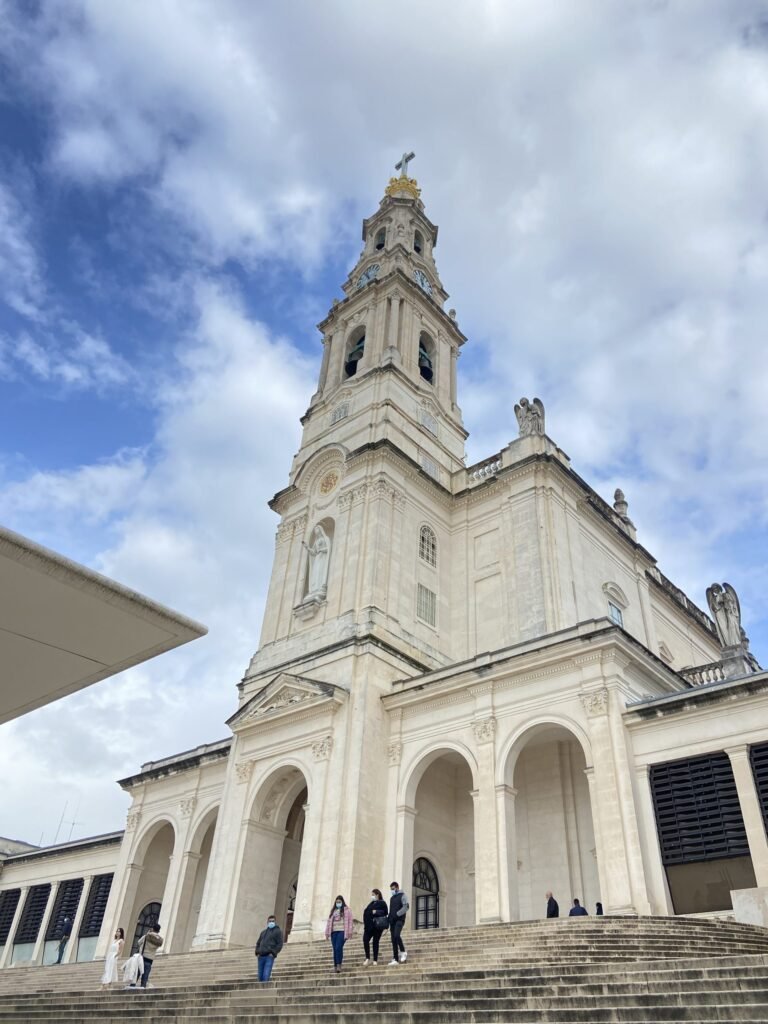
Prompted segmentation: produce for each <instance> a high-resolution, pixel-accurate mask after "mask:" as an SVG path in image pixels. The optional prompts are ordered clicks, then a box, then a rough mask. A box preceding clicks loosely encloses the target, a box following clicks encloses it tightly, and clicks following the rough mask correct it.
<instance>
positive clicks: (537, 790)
mask: <svg viewBox="0 0 768 1024" xmlns="http://www.w3.org/2000/svg"><path fill="white" fill-rule="evenodd" d="M586 768H587V762H586V758H585V755H584V748H583V747H582V744H581V742H580V741H579V739H577V737H576V735H575V734H574V733H573V732H572V731H570V730H569V729H567V728H565V727H564V726H562V725H557V724H553V723H543V724H540V725H536V726H534V727H532V728H531V729H529V730H528V731H527V732H525V733H524V734H523V735H522V736H521V737H520V738H519V739H518V741H517V742H516V743H515V744H514V747H513V749H512V750H511V751H510V754H509V757H508V760H507V782H508V784H509V786H510V787H511V792H512V793H514V797H513V798H512V799H513V806H509V807H508V812H507V813H508V814H511V815H512V817H513V819H514V821H513V824H514V829H513V830H510V828H509V825H510V822H508V823H507V824H508V833H509V832H510V831H511V832H512V841H511V842H510V843H509V844H508V851H507V853H508V857H509V858H510V863H509V865H508V869H509V872H508V877H509V884H510V889H511V890H514V888H516V890H517V892H516V895H517V901H516V902H517V915H515V914H513V917H514V916H519V918H520V920H529V919H532V918H538V917H544V916H545V913H546V900H545V898H544V894H545V893H546V892H547V891H550V890H551V891H552V892H553V893H554V895H555V898H556V899H557V900H558V902H559V903H560V908H561V913H563V912H566V913H567V910H568V908H569V907H570V904H571V900H572V899H573V898H574V897H578V899H580V900H581V902H582V904H583V905H584V906H585V907H587V908H588V910H589V912H590V913H593V912H594V907H595V903H596V902H597V901H598V900H599V899H600V882H599V878H598V867H597V851H596V844H595V833H594V826H593V821H592V804H591V800H590V794H589V782H588V780H587V777H586ZM514 895H515V893H514V891H511V892H510V896H511V897H512V899H511V903H512V905H513V906H514V905H515V899H514Z"/></svg>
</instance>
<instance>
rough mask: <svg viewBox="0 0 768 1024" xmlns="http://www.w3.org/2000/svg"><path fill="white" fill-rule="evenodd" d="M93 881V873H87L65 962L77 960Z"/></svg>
mask: <svg viewBox="0 0 768 1024" xmlns="http://www.w3.org/2000/svg"><path fill="white" fill-rule="evenodd" d="M92 881H93V875H85V877H84V878H83V890H82V892H81V893H80V902H79V903H78V904H77V910H76V911H75V916H74V918H73V919H72V938H71V939H70V940H69V942H68V943H67V948H66V949H65V950H64V956H63V957H62V960H61V962H62V963H63V964H71V963H73V962H76V959H77V957H76V953H75V951H76V949H77V944H78V942H79V941H80V928H81V927H82V924H83V917H84V916H85V907H86V904H87V903H88V893H89V892H90V891H91V882H92Z"/></svg>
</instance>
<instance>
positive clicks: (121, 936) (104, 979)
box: [101, 928, 125, 988]
mask: <svg viewBox="0 0 768 1024" xmlns="http://www.w3.org/2000/svg"><path fill="white" fill-rule="evenodd" d="M124 942H125V932H124V931H123V929H122V928H118V929H117V931H116V932H115V938H114V941H113V942H112V945H111V946H110V947H109V951H108V952H107V958H106V960H105V961H104V973H103V974H102V976H101V987H102V988H106V987H107V986H108V985H112V984H114V983H115V982H117V981H119V980H120V979H119V978H118V975H117V961H118V960H119V959H120V954H121V953H122V952H123V943H124Z"/></svg>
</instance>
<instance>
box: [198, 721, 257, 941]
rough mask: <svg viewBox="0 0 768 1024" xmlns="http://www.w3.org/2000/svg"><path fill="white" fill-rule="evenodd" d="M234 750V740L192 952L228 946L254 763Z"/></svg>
mask: <svg viewBox="0 0 768 1024" xmlns="http://www.w3.org/2000/svg"><path fill="white" fill-rule="evenodd" d="M237 747H238V743H237V737H235V741H234V742H233V744H232V749H231V750H230V754H229V757H230V763H229V765H228V767H227V778H226V781H225V783H224V793H223V794H222V799H221V807H220V809H219V815H218V818H217V819H216V831H215V832H214V835H213V846H212V848H211V858H210V861H209V864H208V874H207V876H206V879H205V888H204V889H203V899H202V903H201V906H200V916H199V917H198V919H197V934H196V935H195V937H194V939H193V940H192V948H193V950H203V949H225V948H226V946H227V943H228V938H229V933H228V921H230V920H231V909H230V904H231V902H232V900H233V899H234V894H235V891H236V886H235V884H234V880H235V879H237V878H238V877H239V875H240V859H239V858H242V850H241V846H240V842H239V839H240V833H241V827H242V821H243V818H244V816H245V805H246V800H247V798H248V797H249V796H250V798H251V799H253V794H252V793H250V789H249V783H250V779H251V775H252V773H253V766H254V763H255V762H254V761H253V760H252V759H245V760H238V759H237V753H238V751H237Z"/></svg>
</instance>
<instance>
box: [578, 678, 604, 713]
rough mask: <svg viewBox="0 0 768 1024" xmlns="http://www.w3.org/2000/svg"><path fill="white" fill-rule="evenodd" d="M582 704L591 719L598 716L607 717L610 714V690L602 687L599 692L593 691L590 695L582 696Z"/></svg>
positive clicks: (584, 694) (583, 694)
mask: <svg viewBox="0 0 768 1024" xmlns="http://www.w3.org/2000/svg"><path fill="white" fill-rule="evenodd" d="M581 703H582V704H583V705H584V710H585V711H586V713H587V715H588V717H589V718H596V717H597V716H598V715H605V714H607V712H608V690H607V688H606V687H604V686H603V687H601V688H600V689H599V690H591V691H590V692H589V693H582V694H581Z"/></svg>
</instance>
